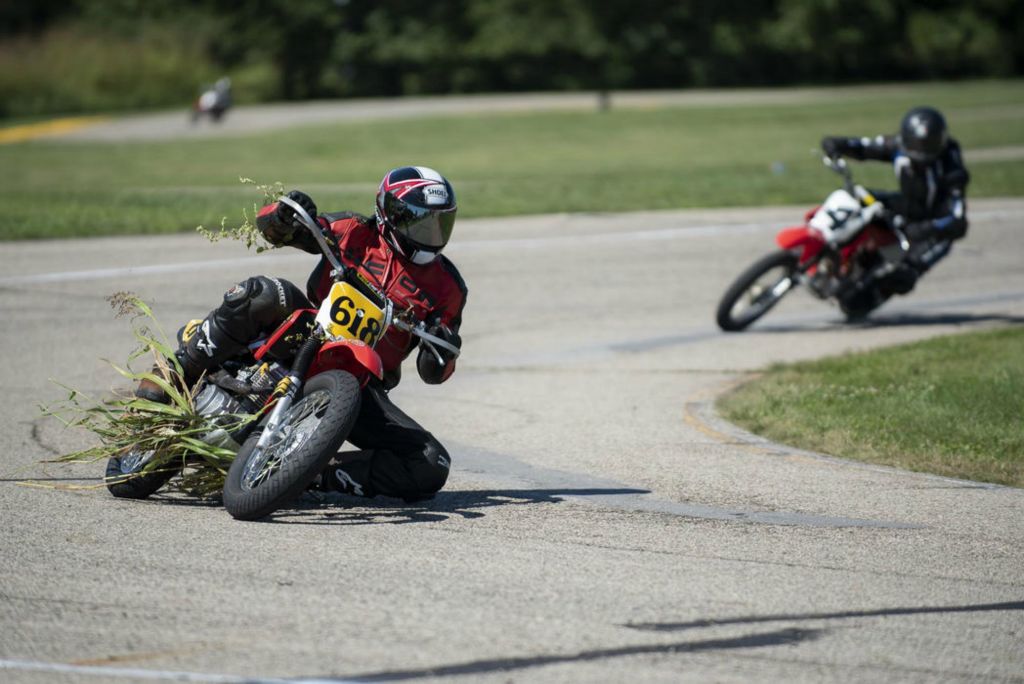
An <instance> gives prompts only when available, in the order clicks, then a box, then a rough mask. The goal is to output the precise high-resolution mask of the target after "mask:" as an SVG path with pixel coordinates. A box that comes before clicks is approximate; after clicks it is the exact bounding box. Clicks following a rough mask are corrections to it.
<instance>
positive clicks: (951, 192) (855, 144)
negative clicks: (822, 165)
mask: <svg viewBox="0 0 1024 684" xmlns="http://www.w3.org/2000/svg"><path fill="white" fill-rule="evenodd" d="M822 147H823V148H824V149H825V151H826V152H827V153H829V154H841V155H845V156H847V157H850V158H852V159H858V160H865V159H873V160H878V161H885V162H890V163H891V164H892V165H893V170H894V171H895V173H896V178H897V180H898V181H899V187H900V189H899V191H898V192H878V193H875V195H876V197H878V199H879V200H880V201H881V202H882V203H883V204H884V205H885V207H886V209H888V210H889V212H890V215H891V216H892V218H893V220H894V221H896V222H897V223H898V224H902V225H903V231H904V232H905V233H906V235H907V237H908V238H909V240H910V243H911V247H910V253H909V254H908V256H907V259H906V260H905V262H904V265H903V267H901V268H899V269H897V270H896V271H895V272H894V273H892V274H890V275H888V276H885V277H883V278H882V279H880V280H878V281H877V282H876V283H874V284H873V285H874V287H875V288H877V290H878V292H879V293H880V294H881V295H882V297H883V298H886V297H888V296H890V295H892V294H906V293H907V292H910V290H912V289H913V287H914V285H915V283H916V282H917V279H918V278H919V277H920V276H921V275H923V274H924V273H925V272H926V271H928V269H930V268H931V267H932V266H934V265H935V264H936V263H938V261H939V260H940V259H942V258H943V257H945V256H946V255H947V254H949V251H950V247H951V245H952V242H953V241H954V240H959V239H960V238H962V237H964V235H966V234H967V199H966V188H967V183H968V182H969V180H970V176H969V174H968V173H967V169H966V167H965V166H964V162H963V157H962V156H961V154H960V145H959V144H958V143H957V142H956V141H955V140H953V139H952V138H950V140H949V142H948V144H947V145H946V149H945V150H944V151H943V152H942V154H940V155H939V156H938V158H936V159H935V160H934V161H932V162H930V163H919V162H915V161H912V160H911V159H910V157H908V156H907V155H906V153H905V152H904V151H903V149H902V148H901V147H900V144H899V139H898V138H897V137H896V136H890V135H879V136H876V137H874V138H844V137H828V138H825V139H824V140H822ZM865 294H866V293H865ZM861 296H865V295H864V294H862V295H861ZM853 308H857V307H853Z"/></svg>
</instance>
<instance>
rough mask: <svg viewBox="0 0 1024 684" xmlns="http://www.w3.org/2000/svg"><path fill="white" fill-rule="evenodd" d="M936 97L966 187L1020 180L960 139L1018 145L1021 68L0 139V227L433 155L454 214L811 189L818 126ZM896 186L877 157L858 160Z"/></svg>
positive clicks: (755, 197) (874, 117) (205, 201)
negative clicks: (221, 133) (807, 100)
mask: <svg viewBox="0 0 1024 684" xmlns="http://www.w3.org/2000/svg"><path fill="white" fill-rule="evenodd" d="M922 102H928V103H932V104H934V105H936V106H939V107H941V108H942V109H943V110H944V111H945V112H946V113H947V115H948V118H949V119H950V122H951V127H952V130H953V133H954V135H955V136H956V137H957V138H959V139H960V141H961V143H962V144H963V145H964V147H965V148H966V149H967V155H966V156H967V161H968V164H969V166H970V170H971V172H972V174H973V182H972V185H971V189H970V191H971V195H972V196H974V197H979V196H1002V195H1019V194H1022V193H1024V159H1014V160H1010V161H999V162H979V163H971V160H970V150H971V149H974V148H983V147H997V146H1008V145H1013V146H1021V145H1024V81H1001V82H972V83H960V84H949V85H942V84H939V85H921V86H914V87H908V88H905V89H898V90H895V91H892V92H886V93H880V94H875V95H871V96H869V97H868V96H865V97H864V98H861V99H858V100H856V101H854V100H852V99H850V98H844V99H833V98H829V97H824V98H822V100H821V101H820V102H816V103H812V104H800V105H757V106H750V105H743V106H729V107H703V108H658V109H646V110H642V109H631V110H627V109H617V110H613V111H610V112H604V113H602V112H597V111H594V112H575V113H545V114H508V115H487V116H473V117H470V116H464V117H448V118H428V119H420V120H415V121H387V122H367V123H348V124H338V125H330V126H317V127H309V128H302V129H292V130H289V131H287V132H283V133H282V132H276V133H273V134H263V135H258V136H250V137H245V138H223V139H216V140H195V141H185V142H173V143H125V144H84V143H83V144H72V143H61V142H56V141H42V140H40V141H34V142H28V143H18V144H10V145H3V146H0V169H2V173H3V183H0V202H2V205H3V207H4V210H3V212H0V239H20V238H33V237H62V236H71V235H101V234H119V233H157V232H169V231H182V230H191V229H192V228H194V227H195V226H196V225H197V224H199V223H205V224H207V225H210V224H216V223H219V220H220V218H221V217H223V216H225V215H227V216H229V217H231V218H232V219H234V218H235V217H240V211H241V209H242V208H243V207H251V205H252V203H253V201H256V200H258V198H259V196H258V193H256V192H254V191H253V190H252V189H251V188H249V189H246V188H243V187H242V186H241V185H240V184H239V183H238V182H237V179H238V177H239V176H248V177H251V178H254V179H256V180H257V181H260V182H264V183H270V182H275V181H281V182H283V183H284V184H285V185H286V186H287V187H300V188H301V187H309V188H311V189H312V190H313V192H312V194H313V195H314V198H315V199H316V200H317V201H318V204H319V206H320V207H322V208H323V209H325V210H338V209H354V210H357V211H364V212H368V211H369V210H370V209H371V207H372V196H373V190H374V187H375V185H376V183H377V181H378V180H379V178H380V176H381V175H383V173H384V171H386V170H387V169H388V168H389V167H392V166H396V165H401V164H407V163H415V164H423V165H428V166H433V167H435V168H437V169H439V170H441V171H442V172H443V173H445V174H446V175H448V176H449V177H450V178H451V179H452V180H453V181H454V183H455V185H456V191H457V193H458V195H459V200H460V205H461V214H460V215H462V216H497V215H509V214H532V213H544V212H560V211H600V212H610V211H625V210H637V209H668V208H680V207H698V206H700V207H707V206H736V205H759V204H779V203H801V204H807V203H813V202H814V201H816V200H818V199H820V198H821V197H822V196H823V195H824V194H825V193H827V192H828V190H830V189H831V188H833V187H835V185H836V182H837V179H836V178H835V176H833V175H832V174H830V173H829V172H828V171H827V170H825V169H824V167H822V166H821V163H820V157H819V156H818V155H817V154H816V152H815V150H816V149H817V144H818V141H819V139H820V138H821V136H822V135H824V134H826V133H837V134H874V133H876V132H882V131H892V130H894V129H895V128H896V126H897V124H898V121H899V117H900V116H901V114H902V112H903V111H904V110H906V109H907V108H908V107H909V106H912V105H914V104H919V103H922ZM858 171H859V172H860V177H861V178H862V179H863V180H865V181H867V182H868V183H869V184H871V185H875V186H879V187H889V186H891V185H892V183H893V181H892V173H891V170H890V169H888V168H887V167H886V165H884V164H870V165H866V166H865V167H863V169H859V170H858Z"/></svg>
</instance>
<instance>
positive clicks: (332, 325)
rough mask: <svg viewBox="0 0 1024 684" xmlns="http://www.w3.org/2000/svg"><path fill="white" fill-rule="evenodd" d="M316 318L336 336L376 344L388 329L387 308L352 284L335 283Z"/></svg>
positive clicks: (335, 337) (330, 334)
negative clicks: (385, 315)
mask: <svg viewBox="0 0 1024 684" xmlns="http://www.w3.org/2000/svg"><path fill="white" fill-rule="evenodd" d="M316 321H317V323H319V324H320V325H321V326H322V327H323V329H324V330H326V331H327V334H328V335H329V336H331V337H332V338H334V339H347V340H360V341H362V342H365V343H366V344H368V345H370V346H371V347H372V346H373V345H374V344H376V342H377V338H378V337H380V334H381V332H382V331H383V329H384V311H383V310H382V309H381V308H380V307H379V306H377V305H376V304H374V303H373V302H372V301H370V299H369V298H368V297H367V296H366V295H364V294H363V293H362V292H360V291H359V290H357V289H356V288H354V287H353V286H352V285H349V284H348V283H344V282H342V283H334V285H332V286H331V291H330V292H328V293H327V297H326V298H325V299H324V301H323V303H322V304H321V305H320V311H319V312H318V313H317V315H316Z"/></svg>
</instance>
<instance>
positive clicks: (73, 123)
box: [0, 116, 108, 145]
mask: <svg viewBox="0 0 1024 684" xmlns="http://www.w3.org/2000/svg"><path fill="white" fill-rule="evenodd" d="M107 118H108V117H105V116H70V117H65V118H63V119H52V120H50V121H41V122H39V123H34V124H25V125H24V126H11V127H10V128H0V145H5V144H8V143H18V142H25V141H26V140H34V139H36V138H44V137H47V136H51V135H61V134H62V133H70V132H71V131H77V130H78V129H79V128H85V127H86V126H92V125H93V124H98V123H100V122H101V121H106V120H107Z"/></svg>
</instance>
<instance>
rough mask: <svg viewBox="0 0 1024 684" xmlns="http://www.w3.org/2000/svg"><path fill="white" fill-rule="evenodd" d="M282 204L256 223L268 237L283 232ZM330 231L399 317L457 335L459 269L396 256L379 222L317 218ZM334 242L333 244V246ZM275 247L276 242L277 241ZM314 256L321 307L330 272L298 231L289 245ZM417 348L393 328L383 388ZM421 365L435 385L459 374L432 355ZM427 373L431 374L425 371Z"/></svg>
mask: <svg viewBox="0 0 1024 684" xmlns="http://www.w3.org/2000/svg"><path fill="white" fill-rule="evenodd" d="M276 209H277V203H276V202H275V203H273V204H269V205H267V206H265V207H263V208H262V209H261V210H260V211H259V214H258V215H257V217H256V227H257V228H258V229H259V230H260V231H261V232H263V233H264V235H266V234H267V230H266V229H267V228H268V227H271V226H273V227H275V228H280V227H279V225H278V221H277V218H276V215H275V210H276ZM317 221H318V222H319V223H320V225H321V226H322V227H324V228H326V229H327V230H326V231H325V233H326V237H327V238H328V242H333V243H334V244H333V245H332V246H334V247H336V248H337V249H336V251H335V254H336V255H337V256H338V257H339V258H340V259H341V262H342V263H343V264H344V265H345V266H348V267H350V268H355V269H357V271H358V272H359V273H361V274H362V275H363V276H365V277H366V278H367V280H369V281H370V282H372V283H375V284H376V285H377V287H379V288H380V290H381V291H382V292H384V294H386V295H387V296H388V298H389V299H391V301H393V302H394V303H395V308H396V311H405V310H408V309H411V310H412V312H413V314H414V315H415V316H416V318H417V319H418V320H421V321H426V323H427V325H428V326H431V325H435V324H438V323H440V324H441V325H444V326H446V327H447V328H449V329H450V330H451V331H452V332H455V333H458V330H459V327H460V326H461V325H462V309H463V308H464V307H465V305H466V295H467V292H468V291H467V289H466V284H465V282H464V281H463V280H462V276H461V275H459V271H458V269H456V268H455V265H454V264H453V263H452V262H451V261H450V260H449V259H448V258H447V257H446V256H444V255H443V254H442V255H440V256H438V258H437V259H434V260H433V261H431V262H430V263H429V264H423V265H419V264H414V263H412V262H411V261H409V260H407V259H405V258H403V257H402V255H401V254H399V253H397V252H395V251H394V250H393V249H392V248H391V245H389V244H388V243H387V241H386V240H384V237H383V236H382V235H381V232H380V231H379V230H378V229H377V222H376V219H373V218H367V217H365V216H362V215H360V214H355V213H352V212H340V213H334V214H321V215H319V216H318V217H317ZM332 238H333V240H332ZM272 242H273V241H272ZM276 244H286V245H288V246H292V247H296V248H298V249H301V250H303V251H306V252H309V253H311V254H320V261H319V263H317V265H316V266H315V267H314V268H313V271H312V273H310V274H309V279H308V280H307V282H306V296H307V297H308V298H309V301H310V302H311V303H312V304H313V306H319V305H320V302H322V301H323V299H324V297H326V296H327V293H328V291H329V290H330V289H331V282H332V281H331V276H330V272H331V266H330V263H329V262H328V261H327V258H326V257H324V256H323V254H322V253H321V251H320V247H319V246H318V245H317V243H316V241H315V239H314V238H313V236H312V235H309V234H308V233H306V232H305V231H298V230H297V231H295V232H294V233H293V235H292V237H291V239H289V240H288V241H286V242H284V243H276ZM416 346H417V339H416V338H415V337H414V336H413V335H411V334H410V333H406V332H402V331H400V330H398V329H397V328H395V327H394V326H392V327H391V328H389V329H388V330H387V332H386V333H385V334H384V337H383V338H381V339H380V340H379V341H378V342H377V345H376V347H375V349H376V351H377V353H378V354H380V359H381V362H382V363H383V366H384V384H385V386H386V387H388V388H391V387H394V386H395V385H397V384H398V381H399V379H400V378H401V365H402V361H404V360H405V359H406V357H408V356H409V354H410V353H412V351H413V349H415V348H416ZM420 355H421V357H427V358H426V359H423V358H421V359H420V360H418V362H417V367H418V369H419V371H420V376H421V377H423V380H424V381H426V382H428V383H431V384H436V383H439V382H444V381H445V380H447V379H448V378H449V377H450V376H451V374H452V373H453V372H454V371H455V360H454V359H450V360H448V361H447V363H446V364H445V365H444V366H443V367H441V368H431V366H436V365H437V364H436V360H435V359H434V358H433V355H432V354H430V353H429V352H427V351H426V350H422V351H421V354H420ZM425 367H426V368H431V370H429V371H425Z"/></svg>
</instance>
